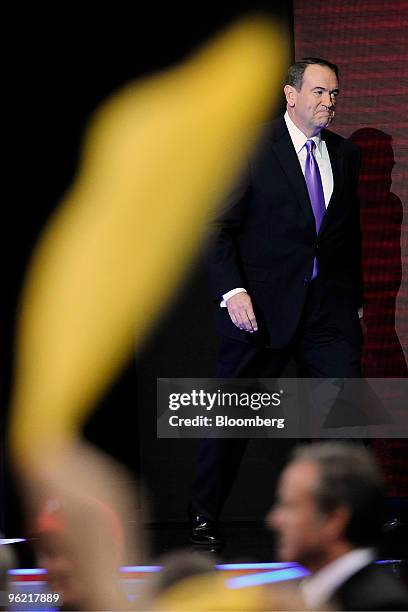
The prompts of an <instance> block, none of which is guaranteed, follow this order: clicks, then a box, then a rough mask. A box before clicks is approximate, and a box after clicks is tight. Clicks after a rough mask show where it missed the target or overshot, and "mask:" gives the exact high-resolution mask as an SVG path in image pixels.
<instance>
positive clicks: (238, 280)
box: [204, 164, 251, 302]
mask: <svg viewBox="0 0 408 612" xmlns="http://www.w3.org/2000/svg"><path fill="white" fill-rule="evenodd" d="M250 197H251V181H250V169H249V164H247V166H246V168H245V170H244V171H243V172H242V173H241V176H240V178H239V179H238V181H236V183H235V184H234V186H233V188H232V189H231V190H230V192H229V193H228V195H227V196H226V197H225V199H224V200H223V201H222V203H221V204H220V206H219V208H218V214H217V216H216V218H215V219H213V220H212V221H211V223H210V227H209V236H208V242H207V246H206V249H205V255H204V258H205V263H206V268H207V272H208V277H209V282H210V287H211V293H212V296H213V299H214V300H215V301H216V302H217V301H220V300H221V299H222V295H223V294H224V293H227V291H230V290H231V289H235V288H236V287H245V280H244V279H243V277H242V273H241V265H240V258H239V252H238V244H237V239H238V236H239V234H240V232H241V231H242V227H243V225H244V223H245V219H246V216H247V213H248V205H249V201H250Z"/></svg>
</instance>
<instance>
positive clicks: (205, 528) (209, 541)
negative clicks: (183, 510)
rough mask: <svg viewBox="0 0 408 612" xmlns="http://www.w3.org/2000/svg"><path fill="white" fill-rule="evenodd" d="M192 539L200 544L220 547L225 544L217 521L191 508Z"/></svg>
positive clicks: (196, 543) (194, 542)
mask: <svg viewBox="0 0 408 612" xmlns="http://www.w3.org/2000/svg"><path fill="white" fill-rule="evenodd" d="M189 515H190V539H191V542H192V543H193V544H195V545H198V546H206V547H208V548H220V547H221V546H222V545H223V544H224V540H223V539H222V537H221V535H220V533H219V531H218V528H217V523H216V522H215V521H211V520H209V519H207V518H206V517H205V516H203V515H202V514H197V513H195V512H192V511H191V510H190V512H189Z"/></svg>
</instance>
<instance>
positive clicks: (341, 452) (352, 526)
mask: <svg viewBox="0 0 408 612" xmlns="http://www.w3.org/2000/svg"><path fill="white" fill-rule="evenodd" d="M293 461H310V462H313V463H316V464H317V465H318V466H319V468H320V481H319V484H318V486H317V489H316V490H315V491H314V495H315V499H316V503H317V506H318V508H319V510H320V511H321V512H322V513H323V514H326V515H328V514H330V513H332V512H333V511H334V510H335V509H336V508H339V507H347V508H348V509H349V511H350V520H349V523H348V525H347V528H346V532H345V534H344V535H345V537H346V538H347V540H348V541H349V542H351V543H352V544H354V545H356V546H372V545H375V544H377V543H378V540H379V538H380V536H381V528H382V525H383V522H384V511H385V483H384V479H383V476H382V474H381V471H380V469H379V467H378V466H377V464H376V463H375V461H374V458H373V457H372V455H371V453H370V452H369V451H368V450H367V449H366V448H365V447H363V446H362V445H360V444H356V443H345V442H322V443H316V444H308V445H302V446H300V447H298V448H297V449H295V451H294V453H293Z"/></svg>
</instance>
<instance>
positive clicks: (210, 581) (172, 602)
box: [152, 572, 273, 612]
mask: <svg viewBox="0 0 408 612" xmlns="http://www.w3.org/2000/svg"><path fill="white" fill-rule="evenodd" d="M270 603H271V602H270V601H268V599H267V591H266V589H265V587H259V586H258V587H250V588H244V589H229V588H228V586H227V581H226V576H225V572H214V573H211V574H203V575H201V576H192V577H191V578H185V579H184V580H181V581H180V582H178V583H177V584H175V585H174V586H172V587H170V588H169V589H168V590H167V591H165V592H164V593H163V594H162V595H161V596H160V597H159V598H158V599H157V600H156V601H155V602H154V604H153V606H152V609H153V610H157V611H158V610H163V611H164V610H169V611H170V610H180V611H182V610H191V611H193V610H196V611H197V612H198V611H201V612H207V611H208V612H210V611H211V610H214V612H215V611H217V612H224V611H227V610H245V611H246V612H250V610H269V609H273V608H271V607H270Z"/></svg>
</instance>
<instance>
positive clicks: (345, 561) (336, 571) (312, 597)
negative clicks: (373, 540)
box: [301, 548, 375, 608]
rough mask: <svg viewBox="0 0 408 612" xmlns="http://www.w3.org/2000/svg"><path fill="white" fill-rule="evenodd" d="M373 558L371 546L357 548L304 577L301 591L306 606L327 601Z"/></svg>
mask: <svg viewBox="0 0 408 612" xmlns="http://www.w3.org/2000/svg"><path fill="white" fill-rule="evenodd" d="M374 558H375V555H374V549H373V548H357V549H355V550H352V551H350V552H348V553H346V554H345V555H342V556H341V557H339V558H338V559H336V560H335V561H332V562H331V563H329V564H328V565H326V566H325V567H324V568H323V569H321V570H320V571H319V572H316V574H313V575H312V576H309V577H308V578H305V579H304V580H303V581H302V583H301V591H302V595H303V598H304V600H305V603H306V606H307V607H308V608H313V607H320V606H321V605H323V604H324V603H327V602H328V601H329V600H330V599H331V597H332V596H333V594H334V592H335V591H336V590H337V589H338V588H339V587H340V585H342V584H343V583H344V582H346V580H348V579H349V578H350V577H351V576H352V575H353V574H355V573H356V572H358V571H359V570H360V569H362V568H363V567H365V566H366V565H368V564H369V563H371V562H372V561H374Z"/></svg>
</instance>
